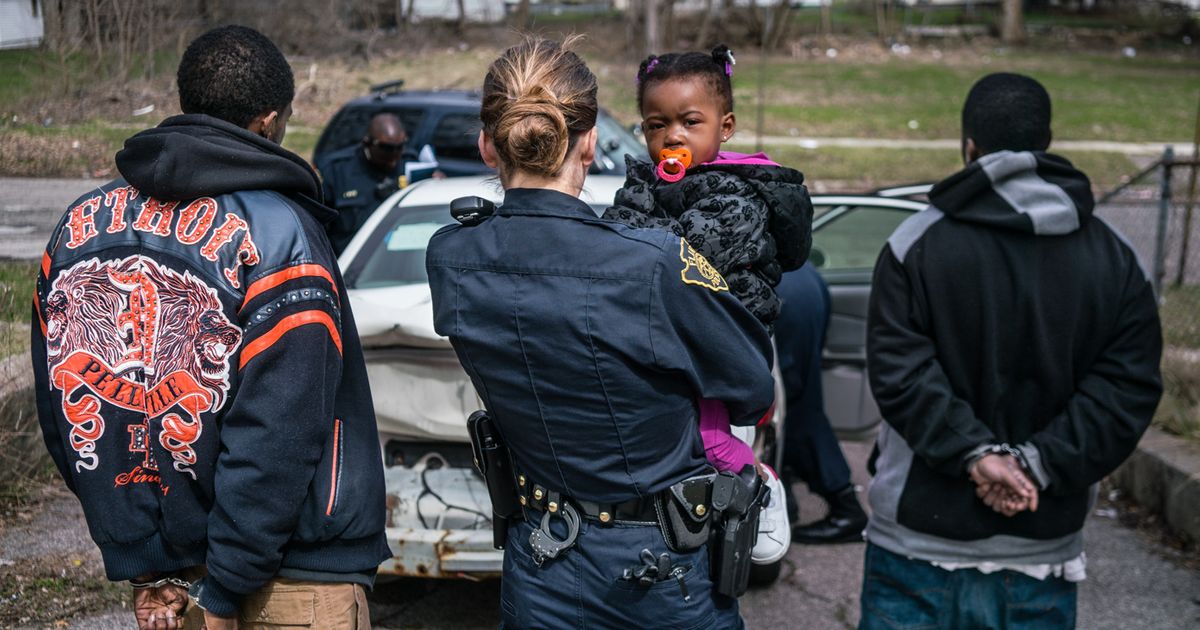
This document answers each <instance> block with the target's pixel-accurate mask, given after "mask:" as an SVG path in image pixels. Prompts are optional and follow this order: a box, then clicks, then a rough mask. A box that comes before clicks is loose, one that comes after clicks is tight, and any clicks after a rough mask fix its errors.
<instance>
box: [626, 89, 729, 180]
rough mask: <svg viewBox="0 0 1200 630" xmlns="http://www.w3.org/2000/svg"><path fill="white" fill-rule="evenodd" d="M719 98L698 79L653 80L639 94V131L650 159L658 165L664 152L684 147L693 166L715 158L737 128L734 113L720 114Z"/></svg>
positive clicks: (723, 112)
mask: <svg viewBox="0 0 1200 630" xmlns="http://www.w3.org/2000/svg"><path fill="white" fill-rule="evenodd" d="M723 110H724V106H723V104H722V102H721V97H720V96H719V95H717V94H714V93H713V92H712V90H711V88H710V87H709V86H708V84H707V83H706V82H705V81H704V79H702V78H698V77H680V78H678V79H668V80H666V81H656V82H654V83H651V84H650V85H648V86H646V91H645V92H644V93H643V94H642V132H643V133H644V134H645V135H646V148H647V149H649V150H650V159H651V160H653V161H654V162H655V163H658V155H659V153H660V152H661V151H662V150H663V149H680V148H685V149H687V150H688V151H690V152H691V153H692V164H704V163H705V162H711V161H713V160H715V159H717V153H718V152H719V151H720V150H721V143H722V142H725V141H726V140H728V139H729V137H730V136H732V135H733V132H734V131H735V130H736V129H737V120H736V119H735V117H734V115H733V112H726V111H723Z"/></svg>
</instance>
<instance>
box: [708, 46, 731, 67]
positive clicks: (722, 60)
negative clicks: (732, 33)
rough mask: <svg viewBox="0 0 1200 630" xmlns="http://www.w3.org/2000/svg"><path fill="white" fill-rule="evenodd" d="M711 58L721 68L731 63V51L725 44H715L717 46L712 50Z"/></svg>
mask: <svg viewBox="0 0 1200 630" xmlns="http://www.w3.org/2000/svg"><path fill="white" fill-rule="evenodd" d="M712 58H713V61H715V62H717V63H718V64H721V65H722V66H724V65H725V64H727V63H733V50H731V49H730V48H729V47H728V46H726V45H725V44H717V46H716V47H715V48H713V49H712Z"/></svg>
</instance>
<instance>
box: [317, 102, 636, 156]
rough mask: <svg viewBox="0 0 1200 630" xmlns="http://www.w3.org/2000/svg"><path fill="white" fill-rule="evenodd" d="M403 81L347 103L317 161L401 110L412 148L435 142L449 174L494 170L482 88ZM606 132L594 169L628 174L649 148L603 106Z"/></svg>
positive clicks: (602, 132) (601, 120) (322, 142)
mask: <svg viewBox="0 0 1200 630" xmlns="http://www.w3.org/2000/svg"><path fill="white" fill-rule="evenodd" d="M402 84H403V82H402V81H395V82H392V83H388V84H383V85H376V86H372V87H371V91H372V92H373V94H372V95H370V96H363V97H361V98H356V99H354V100H352V101H350V102H349V103H346V104H345V105H343V106H342V109H340V110H339V111H338V113H337V114H335V115H334V117H333V120H331V121H330V122H329V125H327V126H326V127H325V130H324V131H323V132H321V139H320V140H318V141H317V148H316V150H315V151H313V162H314V163H316V162H317V160H318V159H319V158H320V157H321V156H323V155H325V154H326V153H329V152H331V151H337V150H338V149H341V148H344V147H348V146H350V145H352V144H355V143H356V142H358V141H360V140H362V137H363V135H364V133H365V132H366V129H367V124H368V123H369V122H370V120H371V117H372V116H374V115H375V114H378V113H380V112H391V113H393V114H395V115H397V116H398V117H399V118H400V120H401V122H403V124H404V128H405V130H406V131H408V139H409V140H408V146H407V150H408V151H410V152H411V153H412V155H411V156H410V157H415V156H416V152H417V151H419V150H420V149H421V147H423V146H425V145H427V144H428V145H432V146H433V152H434V154H435V155H436V156H437V159H438V163H439V167H440V169H441V170H442V172H444V173H446V174H447V175H451V176H454V175H476V174H480V173H489V172H491V169H489V168H488V167H487V165H485V164H484V163H483V159H482V158H481V157H480V156H479V148H478V146H477V144H476V143H477V140H478V138H479V127H480V122H479V100H480V96H479V93H478V92H472V91H467V90H438V91H429V90H423V91H403V90H401V89H400V86H401V85H402ZM596 126H597V127H598V128H599V133H600V137H599V140H598V141H597V143H596V148H597V151H596V162H595V163H594V164H593V165H592V172H593V173H602V174H605V175H624V174H625V155H626V154H627V153H628V154H633V155H635V156H639V157H640V156H643V155H645V153H646V147H645V146H644V145H643V144H642V143H641V142H640V141H639V140H638V139H637V138H636V137H634V135H633V134H632V133H630V132H629V130H627V129H625V128H624V127H622V126H621V124H620V123H618V122H617V121H616V120H615V119H614V118H613V117H612V116H610V115H609V114H608V112H605V111H603V110H601V111H600V116H599V117H598V118H597V120H596Z"/></svg>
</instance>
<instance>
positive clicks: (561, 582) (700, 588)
mask: <svg viewBox="0 0 1200 630" xmlns="http://www.w3.org/2000/svg"><path fill="white" fill-rule="evenodd" d="M561 524H562V521H561V520H559V519H555V521H554V522H553V523H552V525H555V526H557V525H561ZM552 529H553V530H558V528H557V527H552ZM532 532H533V526H532V525H530V524H528V523H526V522H525V521H520V520H518V521H517V522H514V523H511V524H510V525H509V530H508V544H507V546H506V547H505V549H504V575H503V578H502V581H501V584H500V613H501V615H500V616H501V623H500V627H501V629H502V630H517V629H533V628H548V629H555V630H557V629H558V628H584V629H588V630H599V629H609V628H612V629H618V628H619V629H625V628H664V629H665V628H672V629H679V630H742V629H743V628H744V626H743V624H742V618H741V616H740V615H739V614H738V603H737V600H736V599H733V598H729V597H724V596H721V595H718V594H717V593H716V591H714V590H713V583H712V580H711V579H710V578H709V569H708V548H707V546H705V547H701V548H700V549H698V550H696V551H693V552H690V553H674V552H669V553H670V556H671V559H672V561H673V563H674V564H688V565H691V567H692V568H691V570H690V571H688V572H687V573H686V574H685V575H684V582H685V585H686V589H687V593H688V596H689V598H688V599H684V596H683V591H682V589H681V588H680V586H679V583H678V582H677V581H675V580H667V581H664V582H659V583H657V584H654V585H653V586H650V587H648V588H647V587H641V586H637V585H636V584H634V583H631V582H629V581H626V580H622V579H620V578H621V572H622V570H623V569H625V568H627V567H634V566H636V565H638V564H640V560H639V552H640V551H641V550H642V549H649V550H650V551H651V552H653V553H654V555H655V556H658V555H659V554H660V553H663V552H666V551H668V550H667V545H666V542H665V541H664V540H663V537H662V533H661V532H659V529H658V527H656V526H655V527H645V526H624V525H614V526H612V527H602V526H600V525H598V524H596V523H593V522H591V521H588V520H586V519H585V520H584V521H583V522H582V523H580V525H579V538H578V540H577V541H576V542H575V546H574V547H572V548H571V549H568V550H567V551H566V552H565V553H563V555H561V556H559V557H558V558H557V559H555V560H548V561H546V562H545V563H544V564H543V565H542V566H541V567H538V566H537V565H536V564H535V563H534V561H533V558H532V555H531V554H532V550H531V549H530V547H529V534H530V533H532ZM564 533H565V532H563V531H555V534H556V535H557V536H558V537H560V538H561V537H562V536H563V535H564Z"/></svg>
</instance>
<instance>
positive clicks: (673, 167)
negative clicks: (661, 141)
mask: <svg viewBox="0 0 1200 630" xmlns="http://www.w3.org/2000/svg"><path fill="white" fill-rule="evenodd" d="M691 165H692V152H691V151H688V150H687V149H684V148H679V149H663V150H662V151H659V152H658V168H657V169H655V170H657V171H658V177H659V179H662V180H663V181H667V182H677V181H679V180H681V179H683V174H684V172H685V171H687V169H688V167H689V166H691Z"/></svg>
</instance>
